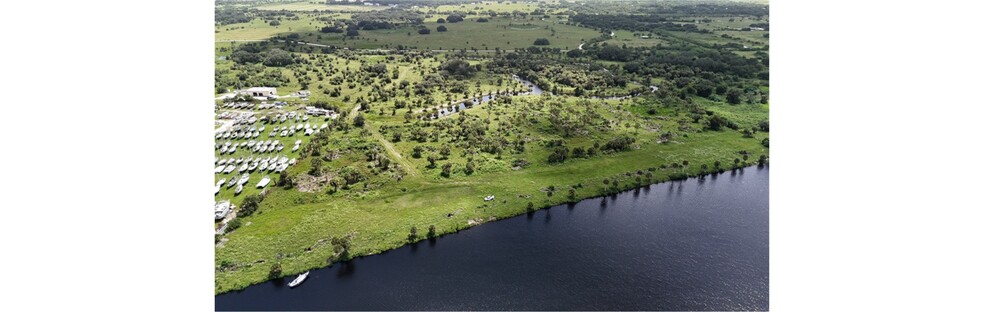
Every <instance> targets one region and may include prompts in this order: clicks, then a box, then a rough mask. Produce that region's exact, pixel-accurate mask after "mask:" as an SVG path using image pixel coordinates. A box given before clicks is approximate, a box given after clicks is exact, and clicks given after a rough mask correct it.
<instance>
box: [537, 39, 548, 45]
mask: <svg viewBox="0 0 984 312" xmlns="http://www.w3.org/2000/svg"><path fill="white" fill-rule="evenodd" d="M533 45H550V40H547V38H537V39H536V40H533Z"/></svg>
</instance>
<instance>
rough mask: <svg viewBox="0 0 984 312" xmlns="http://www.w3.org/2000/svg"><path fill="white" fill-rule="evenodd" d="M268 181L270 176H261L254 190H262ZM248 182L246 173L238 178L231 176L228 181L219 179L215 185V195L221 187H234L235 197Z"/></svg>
mask: <svg viewBox="0 0 984 312" xmlns="http://www.w3.org/2000/svg"><path fill="white" fill-rule="evenodd" d="M270 181H271V180H270V176H263V178H262V179H260V182H258V183H256V188H264V187H266V186H267V185H269V184H270ZM248 182H249V174H248V173H245V174H243V175H242V176H239V177H236V176H233V177H231V178H229V180H226V179H220V180H219V181H218V182H216V183H215V194H216V195H218V194H219V191H220V190H222V185H225V187H226V188H232V187H233V186H236V195H239V193H242V192H243V186H244V185H246V183H248Z"/></svg>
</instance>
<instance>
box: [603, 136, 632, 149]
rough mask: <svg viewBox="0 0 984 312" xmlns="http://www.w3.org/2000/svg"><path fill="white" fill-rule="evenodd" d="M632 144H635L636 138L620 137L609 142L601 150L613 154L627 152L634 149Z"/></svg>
mask: <svg viewBox="0 0 984 312" xmlns="http://www.w3.org/2000/svg"><path fill="white" fill-rule="evenodd" d="M632 143H635V138H633V137H630V136H627V135H620V136H616V137H614V138H612V139H611V140H609V141H608V142H607V143H605V145H604V146H602V147H601V149H602V150H605V151H613V152H620V151H627V150H629V149H630V148H632Z"/></svg>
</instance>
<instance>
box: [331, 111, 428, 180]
mask: <svg viewBox="0 0 984 312" xmlns="http://www.w3.org/2000/svg"><path fill="white" fill-rule="evenodd" d="M359 107H361V105H356V106H355V107H353V108H352V111H351V112H350V113H349V116H348V117H349V119H353V118H355V115H356V114H358V113H359ZM366 129H369V132H370V133H372V137H373V138H375V139H376V140H377V141H379V143H382V144H383V147H385V148H386V153H388V154H389V155H390V157H391V158H393V160H395V161H396V162H397V163H399V164H400V166H401V167H403V170H406V172H407V174H409V175H410V176H412V177H417V176H419V175H420V174H419V173H417V169H416V168H414V167H413V164H411V163H410V162H409V161H407V160H406V159H403V155H400V152H398V151H396V148H395V147H393V143H390V141H387V140H386V138H384V137H383V135H382V134H380V133H379V131H376V129H375V128H373V127H372V126H370V125H366Z"/></svg>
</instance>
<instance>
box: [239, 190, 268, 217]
mask: <svg viewBox="0 0 984 312" xmlns="http://www.w3.org/2000/svg"><path fill="white" fill-rule="evenodd" d="M262 201H263V197H260V195H256V194H253V195H249V196H246V198H244V199H243V204H242V206H241V207H239V216H240V217H248V216H249V215H251V214H253V212H256V210H257V209H259V208H260V202H262Z"/></svg>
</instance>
